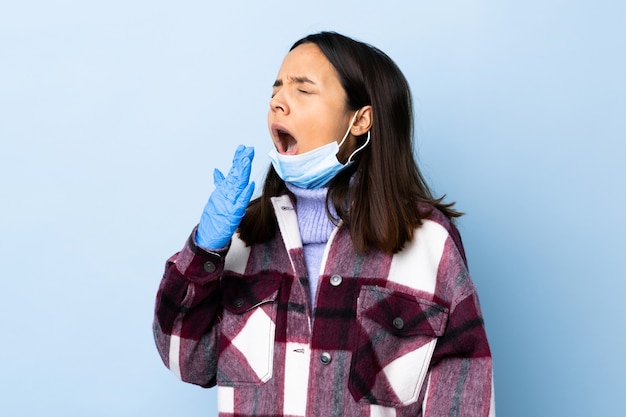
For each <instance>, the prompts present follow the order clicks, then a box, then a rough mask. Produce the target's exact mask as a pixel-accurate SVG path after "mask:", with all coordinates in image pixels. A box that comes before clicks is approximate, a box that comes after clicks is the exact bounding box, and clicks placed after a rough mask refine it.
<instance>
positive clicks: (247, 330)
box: [217, 275, 280, 386]
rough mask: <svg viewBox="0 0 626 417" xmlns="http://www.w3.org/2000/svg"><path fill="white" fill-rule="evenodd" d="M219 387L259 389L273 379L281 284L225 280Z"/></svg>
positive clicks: (264, 279) (266, 279)
mask: <svg viewBox="0 0 626 417" xmlns="http://www.w3.org/2000/svg"><path fill="white" fill-rule="evenodd" d="M221 289H222V297H221V298H222V306H223V315H222V319H221V322H220V342H219V346H220V347H219V351H218V373H217V383H218V385H224V386H244V385H259V384H262V383H265V382H267V381H268V380H270V378H271V377H272V371H273V364H274V339H275V333H276V325H275V323H276V312H277V304H278V303H277V299H278V292H279V289H280V280H279V279H277V278H273V277H268V276H251V277H242V276H228V275H226V276H224V277H223V278H222V282H221Z"/></svg>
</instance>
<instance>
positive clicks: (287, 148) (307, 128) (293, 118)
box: [267, 43, 353, 155]
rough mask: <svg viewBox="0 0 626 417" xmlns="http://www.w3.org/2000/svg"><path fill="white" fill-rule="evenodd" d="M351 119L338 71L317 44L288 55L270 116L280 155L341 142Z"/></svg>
mask: <svg viewBox="0 0 626 417" xmlns="http://www.w3.org/2000/svg"><path fill="white" fill-rule="evenodd" d="M352 116H353V112H352V111H350V110H349V109H348V108H347V106H346V93H345V91H344V89H343V87H342V86H341V83H340V81H339V77H338V75H337V72H336V71H335V68H334V67H333V66H332V64H331V63H330V62H329V61H328V59H326V57H325V56H324V54H323V53H322V51H321V50H320V49H319V48H318V47H317V45H315V44H312V43H305V44H302V45H300V46H298V47H297V48H295V49H294V50H292V51H291V52H289V54H287V56H286V57H285V60H284V61H283V64H282V66H281V67H280V70H279V71H278V77H276V82H275V83H274V90H273V92H272V99H271V100H270V110H269V112H268V116H267V122H268V126H269V129H270V134H271V136H272V140H273V141H274V145H275V146H276V149H277V151H278V152H279V153H282V154H288V155H298V154H302V153H305V152H308V151H311V150H313V149H316V148H318V147H320V146H322V145H326V144H328V143H331V142H333V141H337V142H339V141H341V139H342V138H343V136H344V134H345V133H346V130H347V129H348V126H349V124H350V120H351V118H352Z"/></svg>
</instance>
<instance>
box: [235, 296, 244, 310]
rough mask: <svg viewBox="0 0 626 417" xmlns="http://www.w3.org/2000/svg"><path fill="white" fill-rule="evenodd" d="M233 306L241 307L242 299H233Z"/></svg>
mask: <svg viewBox="0 0 626 417" xmlns="http://www.w3.org/2000/svg"><path fill="white" fill-rule="evenodd" d="M233 305H234V306H235V307H237V308H239V307H241V306H242V305H243V298H235V299H234V300H233Z"/></svg>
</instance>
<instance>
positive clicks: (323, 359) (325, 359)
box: [320, 352, 333, 365]
mask: <svg viewBox="0 0 626 417" xmlns="http://www.w3.org/2000/svg"><path fill="white" fill-rule="evenodd" d="M332 359H333V358H332V357H331V356H330V353H328V352H324V353H322V354H321V355H320V362H322V365H328V364H329V363H330V361H331V360H332Z"/></svg>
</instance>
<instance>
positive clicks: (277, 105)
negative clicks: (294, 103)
mask: <svg viewBox="0 0 626 417" xmlns="http://www.w3.org/2000/svg"><path fill="white" fill-rule="evenodd" d="M270 110H272V111H273V112H282V113H284V114H288V113H289V106H288V105H287V102H286V101H285V100H283V99H282V97H280V96H279V95H278V94H276V95H274V97H272V98H271V99H270Z"/></svg>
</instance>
